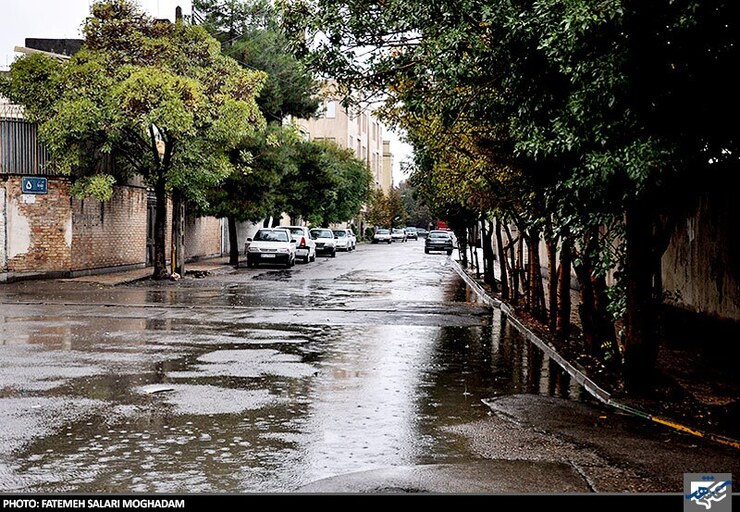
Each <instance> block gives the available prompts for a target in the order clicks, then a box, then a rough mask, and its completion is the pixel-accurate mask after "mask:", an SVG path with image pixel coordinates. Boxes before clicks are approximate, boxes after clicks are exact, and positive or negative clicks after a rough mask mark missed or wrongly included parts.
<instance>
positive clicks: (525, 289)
mask: <svg viewBox="0 0 740 512" xmlns="http://www.w3.org/2000/svg"><path fill="white" fill-rule="evenodd" d="M525 238H526V236H525V233H524V232H523V231H522V230H521V229H519V242H518V243H517V248H516V270H517V274H519V283H520V284H521V285H522V295H523V296H524V300H525V303H526V305H527V307H529V281H528V280H527V269H526V268H525V266H524V243H525V242H524V239H525Z"/></svg>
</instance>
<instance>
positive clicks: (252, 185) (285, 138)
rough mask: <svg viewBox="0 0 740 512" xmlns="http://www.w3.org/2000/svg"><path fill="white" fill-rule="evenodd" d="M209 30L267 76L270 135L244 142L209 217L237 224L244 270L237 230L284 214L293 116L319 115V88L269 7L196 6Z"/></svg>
mask: <svg viewBox="0 0 740 512" xmlns="http://www.w3.org/2000/svg"><path fill="white" fill-rule="evenodd" d="M193 7H194V8H195V9H196V12H197V13H199V15H200V16H202V17H203V18H204V26H205V27H206V28H207V29H208V31H209V32H210V33H211V34H213V36H214V37H215V38H217V39H218V40H219V41H221V43H222V47H223V52H224V54H225V55H227V56H230V57H233V58H235V59H236V60H237V61H238V62H239V63H240V64H241V65H242V66H243V67H245V68H246V69H256V70H260V71H263V72H265V73H266V74H267V79H266V81H265V84H264V86H263V88H262V89H261V91H260V95H259V97H258V98H257V104H258V105H259V107H260V111H261V112H262V115H263V116H264V117H265V119H266V120H267V123H268V127H267V129H266V131H265V132H264V133H260V134H257V135H256V136H254V137H247V138H244V139H242V141H241V142H240V144H239V145H238V146H237V147H236V148H234V150H232V151H231V152H230V163H231V165H232V166H233V167H234V170H235V172H232V173H231V174H230V175H229V177H228V178H227V179H226V180H225V182H224V183H223V184H222V185H220V186H218V187H216V188H214V189H213V190H212V193H211V194H210V195H209V206H208V209H207V210H206V212H208V213H210V214H212V215H217V216H225V217H227V219H228V222H229V243H230V250H229V255H230V256H229V261H230V263H231V264H232V265H235V266H238V264H239V242H238V237H237V222H240V221H246V220H251V221H256V220H258V219H259V218H262V217H264V216H269V215H274V214H279V213H280V211H279V209H278V208H279V207H280V206H279V199H278V198H279V197H280V194H279V191H278V189H279V188H280V184H281V182H282V180H283V178H285V177H287V176H293V175H295V172H296V171H295V167H296V165H297V163H296V161H295V159H296V158H297V156H298V154H299V146H297V144H298V142H299V139H298V133H297V132H296V129H295V128H294V127H293V126H291V125H287V126H285V125H284V122H285V121H286V119H287V117H288V116H292V117H297V118H308V117H310V116H312V115H314V114H315V113H316V111H317V110H318V107H319V101H318V82H316V80H314V78H313V76H312V75H311V73H309V72H308V71H307V70H306V68H305V67H304V66H303V64H302V63H301V62H300V61H299V60H298V59H296V58H295V57H294V56H293V54H292V53H291V52H290V49H289V45H288V41H287V39H286V37H285V35H284V34H283V33H282V32H281V29H280V26H281V21H280V14H279V12H278V11H277V10H276V9H275V8H274V7H273V6H272V5H271V3H269V2H265V1H262V0H252V1H234V0H228V1H215V0H196V1H195V2H194V3H193Z"/></svg>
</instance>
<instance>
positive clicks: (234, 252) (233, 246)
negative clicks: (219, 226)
mask: <svg viewBox="0 0 740 512" xmlns="http://www.w3.org/2000/svg"><path fill="white" fill-rule="evenodd" d="M227 219H228V221H229V265H233V266H234V267H238V266H239V240H238V234H237V229H236V217H234V216H233V215H229V216H228V218H227Z"/></svg>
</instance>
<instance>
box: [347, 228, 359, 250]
mask: <svg viewBox="0 0 740 512" xmlns="http://www.w3.org/2000/svg"><path fill="white" fill-rule="evenodd" d="M347 234H349V238H350V240H352V250H355V249H357V235H355V232H354V231H352V230H351V229H349V228H347Z"/></svg>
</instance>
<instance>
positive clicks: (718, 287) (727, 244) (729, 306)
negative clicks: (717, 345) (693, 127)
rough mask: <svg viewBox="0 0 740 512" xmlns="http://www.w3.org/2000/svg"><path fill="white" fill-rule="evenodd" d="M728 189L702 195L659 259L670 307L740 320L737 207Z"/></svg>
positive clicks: (739, 245)
mask: <svg viewBox="0 0 740 512" xmlns="http://www.w3.org/2000/svg"><path fill="white" fill-rule="evenodd" d="M734 195H735V192H734V190H733V189H732V187H727V188H726V189H725V190H724V191H717V192H714V193H712V194H709V195H707V196H705V197H703V198H702V199H701V201H700V203H699V205H698V207H697V208H696V210H695V211H694V212H693V214H692V215H691V216H689V218H688V219H687V220H685V221H683V222H681V223H680V224H679V225H678V226H677V227H676V231H675V233H674V235H673V238H672V239H671V242H670V245H669V247H668V250H667V251H666V252H665V254H664V255H663V261H662V263H663V289H664V290H665V291H667V292H669V294H670V300H669V303H671V304H673V305H676V306H678V307H681V308H684V309H688V310H690V311H694V312H697V313H703V314H706V315H709V316H711V317H716V318H722V319H729V320H735V321H740V227H739V225H740V224H739V223H740V215H739V213H740V208H739V207H738V204H737V200H736V198H734V197H733V196H734Z"/></svg>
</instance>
